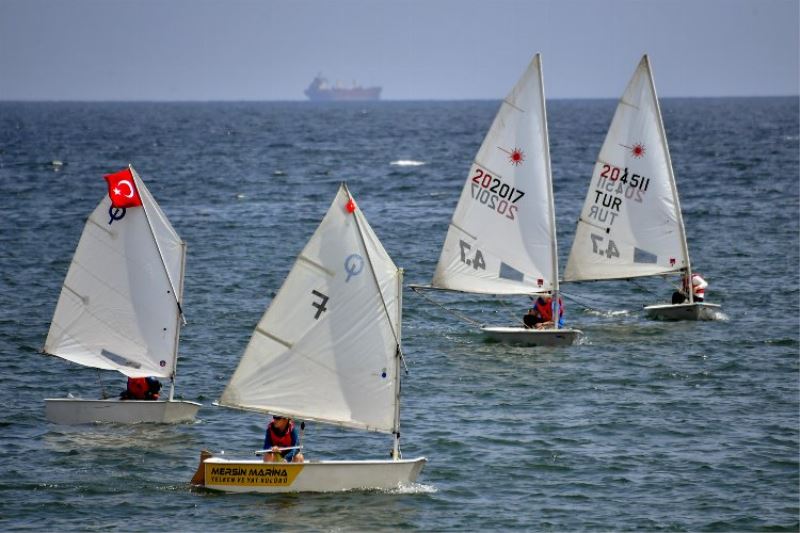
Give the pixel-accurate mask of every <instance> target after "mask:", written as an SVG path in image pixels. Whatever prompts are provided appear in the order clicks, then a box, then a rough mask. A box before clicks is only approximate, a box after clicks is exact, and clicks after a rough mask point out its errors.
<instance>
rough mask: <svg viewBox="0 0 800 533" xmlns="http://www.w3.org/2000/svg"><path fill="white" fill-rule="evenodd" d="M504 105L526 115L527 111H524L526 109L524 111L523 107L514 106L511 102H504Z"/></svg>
mask: <svg viewBox="0 0 800 533" xmlns="http://www.w3.org/2000/svg"><path fill="white" fill-rule="evenodd" d="M503 103H504V104H508V105H509V106H511V107H513V108H514V109H516V110H517V111H519V112H520V113H524V112H525V110H524V109H522V108H521V107H519V106H518V105H516V104H512V103H511V102H509V101H508V100H503Z"/></svg>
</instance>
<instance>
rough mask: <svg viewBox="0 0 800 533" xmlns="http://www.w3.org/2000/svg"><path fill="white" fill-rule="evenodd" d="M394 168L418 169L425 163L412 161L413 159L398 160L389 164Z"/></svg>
mask: <svg viewBox="0 0 800 533" xmlns="http://www.w3.org/2000/svg"><path fill="white" fill-rule="evenodd" d="M389 164H390V165H394V166H396V167H419V166H422V165H424V164H425V161H414V160H413V159H398V160H397V161H392V162H391V163H389Z"/></svg>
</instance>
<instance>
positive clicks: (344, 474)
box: [192, 457, 427, 493]
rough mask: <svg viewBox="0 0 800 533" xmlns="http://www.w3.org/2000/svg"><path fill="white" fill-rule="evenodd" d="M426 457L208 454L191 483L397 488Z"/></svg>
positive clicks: (228, 488) (246, 488)
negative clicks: (271, 458) (284, 458)
mask: <svg viewBox="0 0 800 533" xmlns="http://www.w3.org/2000/svg"><path fill="white" fill-rule="evenodd" d="M426 461H427V459H425V458H424V457H418V458H416V459H400V460H397V461H393V460H378V461H307V462H304V463H265V462H263V461H260V460H252V459H250V460H246V459H243V460H228V459H222V458H219V457H211V458H209V459H205V460H204V461H203V462H201V464H200V467H199V468H198V471H197V473H196V474H195V477H194V478H193V479H192V483H193V484H195V485H197V486H203V487H205V488H207V489H212V490H219V491H224V492H256V493H275V492H339V491H346V490H375V489H396V488H398V487H400V486H403V485H409V484H411V483H413V482H414V481H416V479H417V476H419V474H420V472H421V471H422V468H423V466H425V463H426Z"/></svg>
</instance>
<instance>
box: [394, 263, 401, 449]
mask: <svg viewBox="0 0 800 533" xmlns="http://www.w3.org/2000/svg"><path fill="white" fill-rule="evenodd" d="M402 325H403V269H402V268H398V269H397V351H396V352H395V356H394V429H393V433H394V446H393V448H392V459H394V460H395V461H397V460H398V459H400V388H401V385H400V359H401V358H402V357H403V355H402V352H401V351H400V330H401V328H402Z"/></svg>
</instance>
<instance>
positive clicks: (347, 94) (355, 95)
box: [305, 87, 381, 102]
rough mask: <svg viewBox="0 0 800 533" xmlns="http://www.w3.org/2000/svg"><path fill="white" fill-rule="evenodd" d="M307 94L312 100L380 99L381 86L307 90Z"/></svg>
mask: <svg viewBox="0 0 800 533" xmlns="http://www.w3.org/2000/svg"><path fill="white" fill-rule="evenodd" d="M305 93H306V96H307V97H308V99H309V100H311V101H312V102H347V101H363V100H380V98H381V87H368V88H364V89H327V90H326V89H321V90H316V91H311V90H306V91H305Z"/></svg>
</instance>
